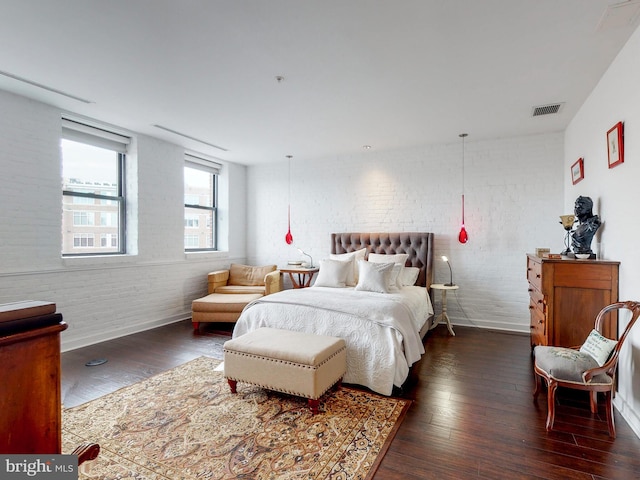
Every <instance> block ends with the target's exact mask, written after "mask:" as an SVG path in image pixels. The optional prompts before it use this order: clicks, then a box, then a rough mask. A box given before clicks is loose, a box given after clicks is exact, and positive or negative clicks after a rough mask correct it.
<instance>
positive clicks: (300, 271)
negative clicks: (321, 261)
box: [280, 265, 320, 288]
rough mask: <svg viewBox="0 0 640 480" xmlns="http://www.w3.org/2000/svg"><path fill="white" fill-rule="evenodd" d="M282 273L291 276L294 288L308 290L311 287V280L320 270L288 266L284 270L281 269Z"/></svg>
mask: <svg viewBox="0 0 640 480" xmlns="http://www.w3.org/2000/svg"><path fill="white" fill-rule="evenodd" d="M280 271H281V272H282V273H288V274H289V278H290V279H291V285H293V288H306V287H310V286H311V279H312V278H313V276H314V275H315V274H316V273H318V272H319V271H320V269H319V268H318V267H311V268H309V267H298V266H291V265H287V266H286V267H284V268H280ZM294 275H295V277H294Z"/></svg>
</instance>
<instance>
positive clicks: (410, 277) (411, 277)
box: [400, 267, 420, 286]
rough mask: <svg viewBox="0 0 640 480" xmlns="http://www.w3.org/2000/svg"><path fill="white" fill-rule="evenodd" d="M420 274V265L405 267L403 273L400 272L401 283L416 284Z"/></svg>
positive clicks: (403, 284)
mask: <svg viewBox="0 0 640 480" xmlns="http://www.w3.org/2000/svg"><path fill="white" fill-rule="evenodd" d="M419 275H420V269H419V268H418V267H404V269H403V270H402V273H400V285H402V286H405V285H407V286H411V285H415V284H416V281H418V276H419Z"/></svg>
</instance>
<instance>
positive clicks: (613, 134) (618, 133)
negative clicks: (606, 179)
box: [607, 122, 624, 168]
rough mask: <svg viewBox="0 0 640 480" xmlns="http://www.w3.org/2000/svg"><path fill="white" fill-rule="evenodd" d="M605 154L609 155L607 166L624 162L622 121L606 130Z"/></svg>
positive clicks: (610, 166)
mask: <svg viewBox="0 0 640 480" xmlns="http://www.w3.org/2000/svg"><path fill="white" fill-rule="evenodd" d="M607 154H608V157H609V168H613V167H616V166H618V165H620V164H621V163H623V162H624V136H623V134H622V122H618V123H616V124H615V125H614V126H613V127H611V128H610V129H609V131H608V132H607Z"/></svg>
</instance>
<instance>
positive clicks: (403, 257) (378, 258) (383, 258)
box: [369, 253, 409, 267]
mask: <svg viewBox="0 0 640 480" xmlns="http://www.w3.org/2000/svg"><path fill="white" fill-rule="evenodd" d="M407 258H409V254H408V253H396V254H392V255H387V254H386V253H370V254H369V261H370V262H373V263H399V264H401V265H402V266H403V267H404V264H405V263H407Z"/></svg>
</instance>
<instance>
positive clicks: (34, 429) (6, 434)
mask: <svg viewBox="0 0 640 480" xmlns="http://www.w3.org/2000/svg"><path fill="white" fill-rule="evenodd" d="M34 305H36V307H41V308H40V311H38V308H35V307H34ZM0 307H3V308H0V317H1V318H0V320H2V321H1V323H0V365H2V371H1V373H0V384H1V385H2V391H1V393H0V453H3V454H8V453H23V454H37V453H54V454H55V453H60V451H61V447H62V445H61V414H62V408H61V403H60V332H62V331H63V330H65V329H66V328H67V325H66V323H64V322H63V321H62V315H60V314H59V313H54V312H55V304H47V303H46V302H17V303H15V304H11V305H7V306H6V307H5V305H2V306H0ZM42 312H46V313H44V315H37V314H36V315H34V316H31V315H30V314H31V313H42ZM24 315H27V316H24Z"/></svg>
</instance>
